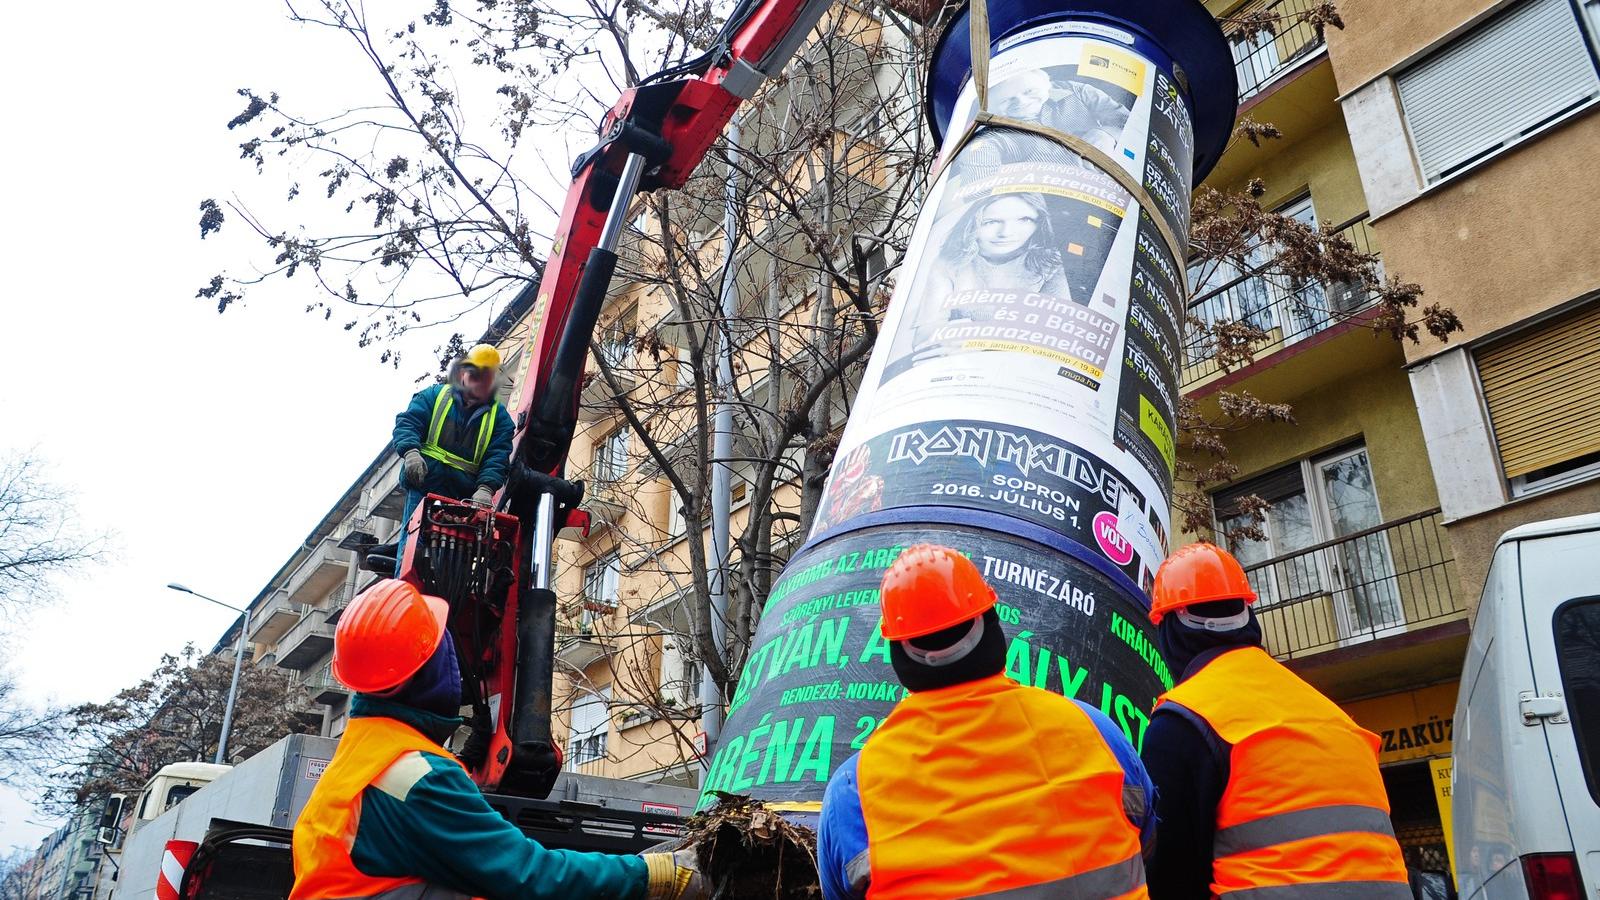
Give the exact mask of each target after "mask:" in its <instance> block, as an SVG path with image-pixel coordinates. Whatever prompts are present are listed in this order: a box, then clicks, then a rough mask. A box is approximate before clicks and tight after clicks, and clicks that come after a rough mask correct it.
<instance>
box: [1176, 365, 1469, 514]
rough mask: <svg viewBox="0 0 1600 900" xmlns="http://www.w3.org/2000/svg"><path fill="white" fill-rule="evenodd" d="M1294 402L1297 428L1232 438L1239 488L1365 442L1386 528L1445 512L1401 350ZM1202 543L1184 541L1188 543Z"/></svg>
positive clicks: (1275, 427) (1263, 429) (1260, 428)
mask: <svg viewBox="0 0 1600 900" xmlns="http://www.w3.org/2000/svg"><path fill="white" fill-rule="evenodd" d="M1373 340H1388V339H1387V338H1377V337H1374V338H1373ZM1290 402H1291V403H1292V405H1293V407H1294V416H1295V422H1294V423H1293V424H1289V423H1274V424H1267V425H1255V426H1252V427H1250V428H1248V429H1245V430H1243V431H1239V432H1236V433H1233V434H1229V435H1227V436H1226V437H1225V438H1224V440H1225V441H1226V443H1227V444H1228V449H1229V456H1230V458H1231V459H1232V460H1233V462H1234V464H1235V465H1237V466H1238V467H1239V470H1240V472H1241V475H1240V479H1239V480H1241V481H1242V480H1245V479H1248V478H1252V477H1254V476H1256V475H1260V474H1263V473H1265V472H1267V471H1270V470H1272V469H1276V468H1278V467H1279V466H1282V465H1284V464H1285V463H1289V462H1293V461H1296V460H1300V459H1304V458H1306V457H1309V456H1314V455H1316V454H1318V453H1321V452H1323V451H1327V450H1333V449H1336V448H1338V447H1341V446H1343V445H1346V444H1349V443H1352V442H1354V441H1357V440H1361V441H1364V442H1365V444H1366V447H1367V455H1368V457H1369V459H1370V460H1371V464H1372V477H1373V481H1374V483H1375V484H1376V486H1377V490H1378V505H1379V507H1380V509H1381V510H1382V513H1383V517H1384V520H1385V521H1387V520H1391V519H1398V518H1403V517H1405V516H1409V515H1412V514H1414V513H1419V512H1424V511H1426V510H1429V509H1432V508H1434V507H1437V506H1438V505H1439V494H1438V491H1437V490H1436V489H1435V487H1434V481H1433V471H1432V468H1431V467H1430V466H1429V464H1428V452H1427V448H1426V447H1425V446H1424V444H1423V438H1422V426H1421V424H1419V423H1418V421H1417V411H1416V404H1415V403H1414V401H1413V400H1412V398H1411V386H1410V383H1409V382H1408V381H1407V380H1406V374H1405V371H1404V370H1403V369H1402V368H1401V358H1400V351H1399V348H1398V347H1396V348H1395V349H1394V350H1393V353H1392V359H1391V364H1390V365H1387V366H1384V367H1381V368H1377V369H1373V370H1370V371H1367V372H1363V373H1359V374H1357V375H1355V376H1352V377H1349V378H1345V379H1341V380H1339V381H1338V382H1336V383H1329V384H1324V385H1322V386H1320V387H1317V388H1314V389H1313V390H1311V391H1310V392H1308V393H1305V394H1303V395H1301V396H1299V397H1296V398H1294V399H1293V400H1291V401H1290ZM1197 539H1198V536H1197V535H1193V534H1185V535H1184V536H1183V540H1184V541H1192V540H1197Z"/></svg>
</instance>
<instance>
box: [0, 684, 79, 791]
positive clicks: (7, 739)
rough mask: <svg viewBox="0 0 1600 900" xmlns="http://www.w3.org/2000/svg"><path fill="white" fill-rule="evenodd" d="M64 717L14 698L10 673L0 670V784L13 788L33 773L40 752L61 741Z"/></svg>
mask: <svg viewBox="0 0 1600 900" xmlns="http://www.w3.org/2000/svg"><path fill="white" fill-rule="evenodd" d="M63 719H64V713H63V711H62V710H59V709H52V708H49V707H37V706H34V705H32V704H29V703H26V702H24V701H23V700H22V699H21V698H20V697H18V696H17V685H16V682H15V681H14V680H13V679H12V677H11V673H9V672H6V671H4V670H0V784H6V785H17V784H19V783H20V782H24V781H26V780H27V779H28V777H29V776H30V775H31V774H32V773H33V772H35V771H36V769H37V766H38V760H39V753H40V749H41V748H45V747H50V746H53V745H54V744H55V742H56V741H58V740H59V739H60V737H61V730H62V725H63Z"/></svg>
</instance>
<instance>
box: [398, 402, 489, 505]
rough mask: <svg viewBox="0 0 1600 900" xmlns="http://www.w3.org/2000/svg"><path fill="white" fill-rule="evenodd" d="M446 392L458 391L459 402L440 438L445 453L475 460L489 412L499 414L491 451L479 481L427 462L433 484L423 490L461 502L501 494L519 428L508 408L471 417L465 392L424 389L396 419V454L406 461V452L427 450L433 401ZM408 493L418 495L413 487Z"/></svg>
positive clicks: (485, 406) (480, 409) (484, 408)
mask: <svg viewBox="0 0 1600 900" xmlns="http://www.w3.org/2000/svg"><path fill="white" fill-rule="evenodd" d="M443 390H454V391H456V398H455V402H454V403H452V404H450V412H449V417H448V419H447V420H446V422H445V427H444V430H443V431H442V432H441V434H440V435H439V443H440V444H441V445H442V446H443V447H444V449H446V450H448V451H450V452H451V453H454V454H457V455H458V456H466V457H471V456H472V451H473V444H474V443H475V442H476V440H477V437H478V422H479V420H480V418H481V417H482V416H484V415H487V414H488V412H489V410H491V409H498V414H497V415H496V416H495V422H494V432H493V433H492V434H491V436H490V438H489V450H488V452H486V453H485V454H484V455H483V462H482V463H481V464H480V465H479V466H478V477H477V478H476V479H474V478H473V477H472V476H471V475H468V474H467V473H466V472H463V471H461V470H459V469H453V468H451V467H450V466H447V465H445V464H444V463H442V462H439V461H438V460H436V459H432V458H425V460H426V462H427V465H428V479H427V483H426V484H424V485H421V487H422V488H423V489H424V490H427V491H430V492H432V493H436V494H444V495H445V496H449V497H455V498H457V499H462V498H465V497H468V496H470V495H471V494H472V492H473V491H475V490H476V489H477V488H479V487H488V488H490V489H492V490H499V489H500V488H501V487H502V486H503V485H504V484H505V483H506V469H507V468H508V467H509V466H510V464H511V442H512V436H513V435H514V434H515V433H516V423H514V422H513V421H512V420H511V413H510V412H508V411H507V410H506V408H505V405H504V404H502V403H500V402H499V401H498V400H496V401H494V402H493V404H492V405H491V404H489V403H485V404H482V405H480V406H478V407H475V408H474V409H472V410H471V411H470V412H469V411H468V410H467V408H466V404H465V403H464V402H462V398H461V392H460V391H459V390H458V389H456V388H447V387H446V386H445V385H442V384H436V385H433V386H432V387H427V388H423V389H422V390H420V391H418V392H417V393H416V395H415V396H413V397H412V398H411V404H410V405H409V406H407V407H406V408H405V411H404V412H402V413H400V415H398V416H395V417H394V438H393V441H394V451H395V453H398V454H399V455H401V456H405V455H406V453H407V452H409V451H412V450H417V449H420V448H421V447H422V442H423V441H424V440H426V439H427V436H428V425H429V423H430V420H431V419H432V418H433V405H434V401H435V400H437V399H438V397H439V392H440V391H443ZM406 487H408V488H411V489H413V490H414V489H416V488H417V487H418V485H410V484H408V485H406Z"/></svg>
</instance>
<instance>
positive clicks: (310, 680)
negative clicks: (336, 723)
mask: <svg viewBox="0 0 1600 900" xmlns="http://www.w3.org/2000/svg"><path fill="white" fill-rule="evenodd" d="M305 686H306V692H307V693H309V694H310V695H311V702H313V703H321V704H324V705H326V706H332V705H334V704H335V703H338V702H339V701H340V700H342V699H344V698H346V697H348V696H350V689H349V688H347V687H345V686H344V685H342V684H340V683H339V680H338V679H337V678H334V677H333V673H332V671H330V670H329V669H328V668H327V667H326V666H324V667H323V668H321V669H319V670H318V671H317V673H316V674H315V675H311V676H308V677H307V678H306V680H305Z"/></svg>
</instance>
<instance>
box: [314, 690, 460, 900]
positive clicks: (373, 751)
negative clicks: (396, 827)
mask: <svg viewBox="0 0 1600 900" xmlns="http://www.w3.org/2000/svg"><path fill="white" fill-rule="evenodd" d="M413 752H421V753H432V754H434V755H436V756H442V757H444V758H446V759H451V760H453V759H454V757H452V756H451V755H450V754H449V752H448V751H446V750H445V749H444V748H442V747H440V746H439V745H438V744H436V743H434V742H433V741H430V740H428V739H427V738H426V737H424V736H423V735H422V733H421V732H419V731H417V730H416V729H414V728H412V727H411V726H409V725H406V724H405V723H403V722H399V721H396V720H395V719H388V718H382V717H378V716H364V717H361V718H355V719H351V720H350V722H349V724H347V725H346V726H345V732H344V736H343V737H341V738H340V739H339V746H338V748H337V749H335V750H334V752H333V759H332V760H330V761H329V763H328V767H327V769H325V770H324V771H323V773H322V777H321V778H319V779H318V780H317V786H316V787H315V788H313V789H312V791H311V798H310V799H309V800H307V801H306V807H305V809H304V810H302V811H301V813H300V818H299V819H298V820H296V821H295V825H294V841H293V848H294V875H295V878H294V890H292V891H291V892H290V893H289V900H355V898H375V897H380V896H384V897H396V898H402V897H418V896H421V895H422V894H426V895H427V896H428V897H430V898H431V897H434V896H440V897H443V896H451V895H449V894H448V893H438V894H428V893H427V891H426V889H427V887H428V886H427V885H425V884H423V882H422V879H420V878H378V877H374V876H371V875H367V874H365V873H363V872H362V871H361V870H359V869H357V868H356V866H355V863H354V862H352V861H351V859H350V850H351V848H352V847H353V846H354V844H355V839H356V827H357V825H358V824H360V823H359V821H358V817H359V816H360V809H361V793H362V791H365V790H366V789H367V788H368V787H369V786H370V785H371V784H372V783H373V782H374V781H377V780H378V777H379V776H380V775H382V774H383V773H384V772H385V771H386V770H387V769H388V768H389V767H390V766H392V765H394V763H395V762H396V761H398V760H399V759H400V758H401V757H402V756H405V755H406V754H407V753H413ZM407 888H415V889H416V890H417V891H418V892H419V893H417V894H408V893H405V892H404V891H403V890H402V889H407ZM436 890H438V889H436Z"/></svg>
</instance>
